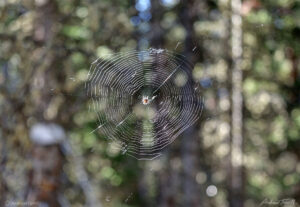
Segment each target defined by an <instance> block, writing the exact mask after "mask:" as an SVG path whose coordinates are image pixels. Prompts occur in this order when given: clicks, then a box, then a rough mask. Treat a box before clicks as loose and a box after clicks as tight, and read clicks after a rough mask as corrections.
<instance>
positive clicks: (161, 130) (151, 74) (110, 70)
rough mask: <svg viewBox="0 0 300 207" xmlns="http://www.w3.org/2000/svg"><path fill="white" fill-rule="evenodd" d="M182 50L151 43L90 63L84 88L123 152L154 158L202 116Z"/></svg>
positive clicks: (104, 127)
mask: <svg viewBox="0 0 300 207" xmlns="http://www.w3.org/2000/svg"><path fill="white" fill-rule="evenodd" d="M191 72H192V66H191V65H190V64H189V63H188V62H187V61H186V60H185V58H184V57H183V56H180V55H178V54H173V53H171V52H169V51H167V50H162V49H149V50H146V51H139V52H138V51H131V52H127V53H118V54H114V55H111V56H110V57H109V58H104V59H98V60H96V61H95V62H94V63H92V65H91V68H90V71H89V73H88V81H87V82H86V89H87V94H88V96H89V97H90V98H91V99H92V104H91V108H92V109H93V110H94V111H95V112H96V113H97V117H98V121H99V123H98V127H97V128H96V129H95V130H94V131H97V130H99V131H100V132H101V133H103V134H104V135H105V136H106V137H107V138H108V139H109V140H111V141H114V142H116V143H118V146H119V147H120V149H121V150H122V151H123V153H125V152H126V153H128V154H129V155H131V156H133V157H135V158H137V159H153V158H155V157H157V156H159V155H160V154H161V151H162V149H163V148H165V147H166V146H167V145H169V144H170V143H172V142H173V141H174V140H175V139H176V137H178V136H179V135H180V134H181V133H182V132H183V131H184V130H185V129H187V128H188V127H190V126H191V125H192V124H194V123H195V122H196V121H197V120H198V119H199V117H200V115H201V112H202V108H203V100H202V98H201V95H200V86H199V85H198V84H195V83H194V82H193V78H192V73H191Z"/></svg>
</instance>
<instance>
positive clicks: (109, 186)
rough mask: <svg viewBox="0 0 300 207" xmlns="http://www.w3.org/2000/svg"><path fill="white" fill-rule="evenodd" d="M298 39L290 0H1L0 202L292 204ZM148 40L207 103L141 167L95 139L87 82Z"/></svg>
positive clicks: (299, 21) (169, 206)
mask: <svg viewBox="0 0 300 207" xmlns="http://www.w3.org/2000/svg"><path fill="white" fill-rule="evenodd" d="M299 43H300V1H299V0H244V1H240V0H186V1H185V0H160V1H159V0H136V1H130V0H101V1H100V0H86V1H83V0H73V1H70V0H0V126H1V130H0V206H18V205H19V206H25V204H26V205H27V206H43V207H44V206H51V207H52V206H62V207H65V206H75V207H79V206H92V207H94V206H105V207H121V206H122V207H126V206H128V207H129V206H131V207H139V206H145V207H153V206H158V207H173V206H183V207H195V206H216V207H222V206H224V207H226V206H232V207H242V206H245V207H254V206H259V205H260V206H269V205H272V206H274V202H275V203H276V202H277V201H280V200H281V203H278V202H277V204H278V206H296V202H297V203H300V162H299V160H300V104H299V103H300V93H299V92H300V69H299V65H300V61H299V60H300V58H299V54H300V44H299ZM150 47H153V48H163V49H168V50H170V51H176V52H177V53H181V54H183V55H185V56H186V57H187V59H188V60H189V61H191V62H192V63H193V64H194V69H193V76H194V80H195V81H200V83H201V85H202V87H203V89H204V90H203V92H202V94H203V97H204V100H205V108H204V111H203V114H202V116H201V120H199V122H198V123H197V124H195V125H194V126H193V127H191V128H190V129H189V130H188V132H186V133H183V134H182V135H181V136H180V137H179V138H177V139H176V141H175V142H174V143H173V144H171V145H170V146H169V147H168V148H167V149H166V150H165V151H164V152H163V155H162V156H161V157H159V158H157V159H155V160H151V161H139V160H136V159H134V158H132V157H129V156H127V155H126V154H123V153H122V152H121V151H120V150H116V149H114V148H112V147H111V145H110V143H109V142H108V141H107V140H106V139H105V137H103V136H102V135H101V134H100V133H97V132H94V133H90V132H91V131H92V130H93V129H95V128H96V127H97V119H96V116H95V114H94V113H93V112H90V111H89V110H88V107H87V105H88V100H87V97H86V96H85V91H84V82H85V80H86V76H87V73H88V70H89V67H90V64H91V63H92V62H93V61H94V60H95V59H96V58H97V57H102V56H104V55H107V54H109V53H114V52H126V51H132V50H143V49H148V48H150ZM282 199H285V200H282ZM271 201H272V202H273V204H272V202H271ZM26 202H28V203H26ZM294 202H295V203H294Z"/></svg>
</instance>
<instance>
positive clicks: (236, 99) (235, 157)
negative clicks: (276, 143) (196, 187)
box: [229, 0, 244, 207]
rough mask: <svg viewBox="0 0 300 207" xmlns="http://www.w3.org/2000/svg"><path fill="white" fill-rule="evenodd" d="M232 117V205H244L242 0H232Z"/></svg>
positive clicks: (235, 206) (230, 200) (230, 201)
mask: <svg viewBox="0 0 300 207" xmlns="http://www.w3.org/2000/svg"><path fill="white" fill-rule="evenodd" d="M231 10H232V14H231V24H232V25H231V52H232V118H231V125H232V126H231V135H232V140H231V196H230V199H229V203H230V206H232V207H242V206H243V191H244V190H243V172H242V171H243V170H242V169H243V115H242V106H243V96H242V82H243V80H242V78H243V77H242V68H241V67H242V52H243V49H242V16H241V14H240V12H241V0H231Z"/></svg>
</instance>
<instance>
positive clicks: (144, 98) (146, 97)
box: [142, 96, 156, 105]
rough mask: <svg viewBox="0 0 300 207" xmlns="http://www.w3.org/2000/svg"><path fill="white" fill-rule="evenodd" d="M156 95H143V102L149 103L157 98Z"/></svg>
mask: <svg viewBox="0 0 300 207" xmlns="http://www.w3.org/2000/svg"><path fill="white" fill-rule="evenodd" d="M155 97H156V96H153V97H152V98H150V99H149V96H143V99H142V103H143V104H144V105H148V104H149V103H150V102H151V101H153V100H154V99H155Z"/></svg>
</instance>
